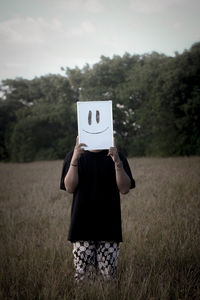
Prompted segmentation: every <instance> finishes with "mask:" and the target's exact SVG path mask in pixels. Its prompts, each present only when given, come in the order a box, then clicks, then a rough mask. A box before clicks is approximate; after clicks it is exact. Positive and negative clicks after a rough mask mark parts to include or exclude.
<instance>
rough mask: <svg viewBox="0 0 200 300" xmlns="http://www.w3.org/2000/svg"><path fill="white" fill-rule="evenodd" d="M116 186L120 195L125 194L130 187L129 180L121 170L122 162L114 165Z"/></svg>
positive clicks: (122, 169)
mask: <svg viewBox="0 0 200 300" xmlns="http://www.w3.org/2000/svg"><path fill="white" fill-rule="evenodd" d="M115 172H116V181H117V186H118V189H119V191H120V193H122V194H127V193H128V192H129V189H130V186H131V180H130V178H129V176H128V175H127V174H126V171H125V170H124V168H123V164H122V162H118V163H116V164H115Z"/></svg>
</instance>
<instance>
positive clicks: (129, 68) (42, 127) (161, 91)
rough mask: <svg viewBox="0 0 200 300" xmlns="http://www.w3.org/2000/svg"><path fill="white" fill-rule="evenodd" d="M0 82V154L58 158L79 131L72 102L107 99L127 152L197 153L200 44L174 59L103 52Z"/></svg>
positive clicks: (119, 143) (199, 139) (15, 158)
mask: <svg viewBox="0 0 200 300" xmlns="http://www.w3.org/2000/svg"><path fill="white" fill-rule="evenodd" d="M62 70H63V71H65V75H64V76H62V75H54V74H48V75H46V76H41V77H36V78H34V79H32V80H27V79H24V78H16V79H5V80H2V82H1V85H0V160H1V161H17V162H28V161H33V160H43V159H46V160H49V159H63V157H64V156H65V154H66V152H68V151H69V150H71V149H72V148H73V146H74V143H75V138H76V135H77V117H76V102H77V101H88V100H112V101H113V117H114V132H115V140H116V144H117V146H118V148H119V149H120V150H121V151H123V152H124V153H125V154H126V155H129V156H180V155H200V42H199V43H195V44H194V45H193V46H192V47H191V48H190V49H189V50H185V51H184V52H183V53H182V54H179V53H175V55H174V56H173V57H171V56H166V55H164V54H159V53H157V52H152V53H150V54H143V55H131V54H129V53H125V54H124V55H123V56H122V57H121V56H118V55H114V56H113V57H112V58H109V57H105V56H101V58H100V61H99V62H98V63H96V64H94V65H93V66H89V65H88V64H86V65H85V66H84V67H83V68H78V67H75V68H62Z"/></svg>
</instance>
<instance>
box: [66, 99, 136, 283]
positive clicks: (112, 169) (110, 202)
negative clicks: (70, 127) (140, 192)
mask: <svg viewBox="0 0 200 300" xmlns="http://www.w3.org/2000/svg"><path fill="white" fill-rule="evenodd" d="M100 102H101V103H100ZM105 102H107V103H105ZM108 102H109V103H108ZM110 102H111V101H97V102H96V101H92V102H82V103H83V104H81V107H82V106H83V107H84V110H83V114H82V113H81V109H80V105H79V104H78V131H79V136H78V137H77V139H76V145H75V148H74V150H73V151H71V152H70V153H68V154H67V155H66V157H65V159H64V163H63V169H62V175H61V182H60V188H61V189H63V190H66V191H68V192H69V193H73V203H72V209H71V224H70V229H69V235H68V240H69V241H71V242H72V243H73V255H74V266H75V280H76V281H77V282H79V281H80V280H82V279H83V278H84V277H85V275H86V274H90V275H91V270H92V268H91V266H95V267H96V269H97V270H98V272H99V274H100V275H102V276H103V278H111V277H112V276H114V274H115V271H116V268H117V261H118V255H119V243H120V242H122V228H121V209H120V193H122V194H126V193H128V192H129V190H130V189H131V188H134V187H135V181H134V179H133V177H132V174H131V170H130V167H129V164H128V161H127V159H126V158H125V157H124V155H123V154H122V153H120V152H118V151H117V148H116V147H115V146H114V145H113V133H112V128H111V127H112V122H107V124H106V122H105V120H104V118H105V116H106V115H110V116H111V117H112V115H111V114H109V113H108V111H109V110H108V106H109V107H110V108H111V105H110V104H111V103H110ZM79 103H81V102H79ZM106 105H108V106H107V109H106V111H105V106H106ZM80 115H83V116H85V120H87V121H85V123H86V124H84V121H83V122H82V123H80V119H81V118H82V117H81V118H80ZM81 120H84V118H82V119H81ZM103 120H104V122H103ZM106 121H108V120H106ZM94 122H95V123H98V122H99V123H100V122H103V124H100V125H99V124H95V126H94V127H92V124H93V123H94ZM97 125H99V126H97ZM106 128H107V129H106ZM110 129H111V130H110ZM81 131H82V132H81ZM109 131H110V133H109ZM108 133H109V134H108ZM84 134H86V135H91V136H94V135H95V138H90V137H87V136H86V138H85V139H86V140H87V144H86V143H84V142H83V139H82V138H84ZM109 135H110V136H111V138H110V142H109ZM96 136H98V138H97V137H96ZM80 137H81V139H82V140H81V141H80V140H79V139H80ZM104 137H105V139H104ZM94 141H95V143H96V142H97V143H96V145H97V146H96V147H95V143H94ZM109 143H110V144H109ZM88 144H89V145H88ZM102 149H103V150H102Z"/></svg>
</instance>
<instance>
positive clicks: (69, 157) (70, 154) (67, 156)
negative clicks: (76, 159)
mask: <svg viewBox="0 0 200 300" xmlns="http://www.w3.org/2000/svg"><path fill="white" fill-rule="evenodd" d="M73 152H74V151H70V152H68V153H67V154H66V155H65V158H64V162H67V161H69V160H71V158H72V155H73Z"/></svg>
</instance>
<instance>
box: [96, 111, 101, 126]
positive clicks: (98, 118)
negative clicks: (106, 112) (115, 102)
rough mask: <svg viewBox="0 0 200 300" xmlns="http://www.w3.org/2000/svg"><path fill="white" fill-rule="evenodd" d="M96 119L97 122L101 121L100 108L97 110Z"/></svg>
mask: <svg viewBox="0 0 200 300" xmlns="http://www.w3.org/2000/svg"><path fill="white" fill-rule="evenodd" d="M96 121H97V123H99V122H100V112H99V111H98V110H97V111H96Z"/></svg>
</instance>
